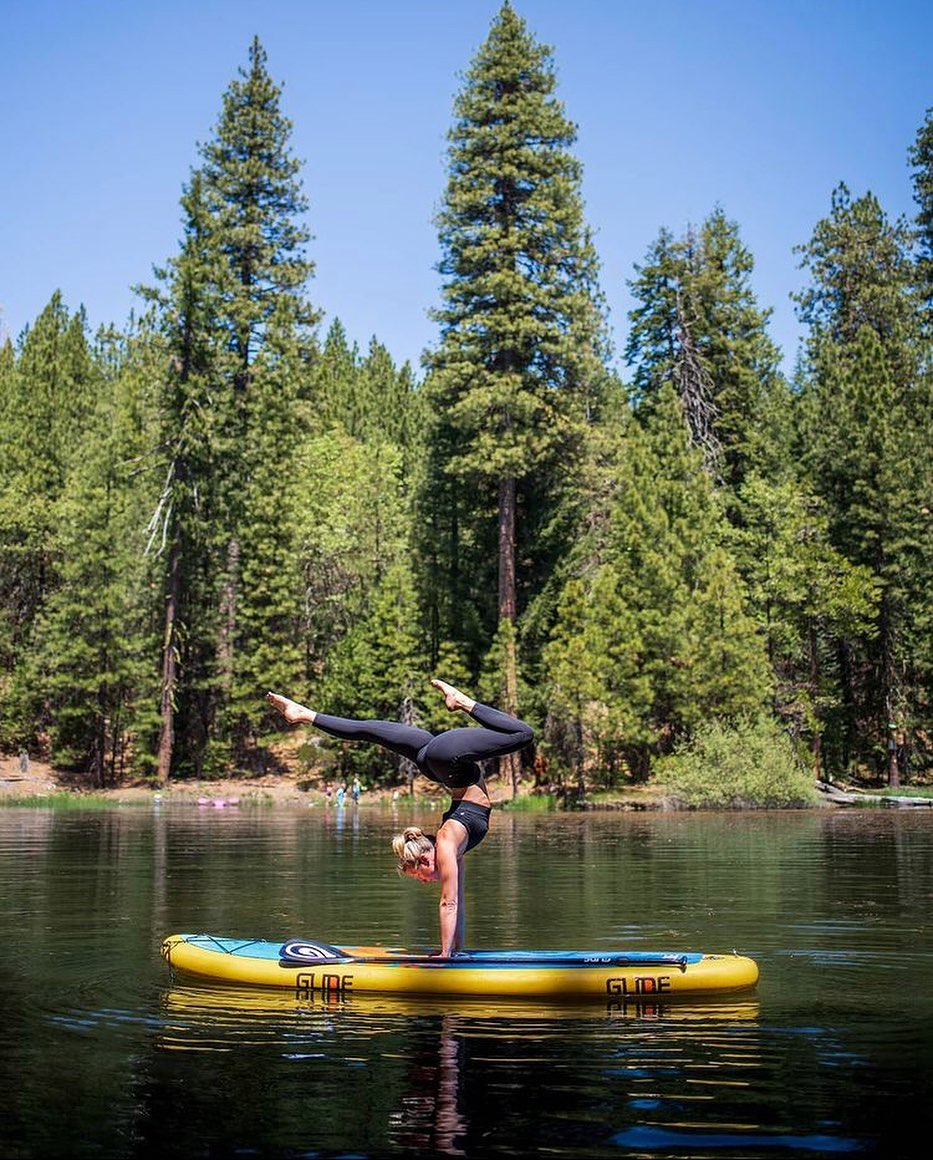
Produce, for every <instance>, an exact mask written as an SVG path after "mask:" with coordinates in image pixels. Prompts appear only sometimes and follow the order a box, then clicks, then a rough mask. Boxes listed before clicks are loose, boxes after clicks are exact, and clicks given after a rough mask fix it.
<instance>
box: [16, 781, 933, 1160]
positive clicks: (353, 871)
mask: <svg viewBox="0 0 933 1160" xmlns="http://www.w3.org/2000/svg"><path fill="white" fill-rule="evenodd" d="M436 817H437V813H436V812H425V813H420V812H418V810H417V809H416V808H415V807H409V806H407V805H405V806H403V807H399V808H398V809H397V810H393V809H391V808H388V807H386V808H382V807H378V806H375V805H367V804H366V803H365V800H364V802H363V804H362V805H361V806H360V807H359V808H355V807H353V806H350V807H347V808H346V809H342V810H337V809H335V808H333V807H328V808H327V809H324V808H322V807H320V806H319V807H317V808H311V807H306V808H302V807H297V806H295V807H291V806H290V807H265V808H263V807H260V806H256V805H252V806H246V805H240V806H239V807H238V808H234V807H230V806H227V807H226V808H223V809H220V808H216V807H207V808H204V807H198V806H196V805H194V804H191V805H180V804H179V805H175V804H173V805H170V806H167V805H163V806H161V807H159V806H155V807H153V808H148V807H134V808H129V807H123V808H114V809H104V810H91V811H89V810H81V811H75V810H64V811H63V810H58V811H52V810H47V809H25V808H6V809H0V932H2V936H3V948H4V949H3V955H2V960H0V961H2V964H3V965H2V979H3V987H2V990H0V1011H2V1020H0V1156H2V1157H3V1158H5V1160H15V1158H21V1157H45V1156H49V1157H56V1156H76V1157H148V1156H160V1157H175V1156H177V1157H205V1158H211V1160H214V1158H216V1157H228V1156H229V1157H241V1156H247V1157H266V1156H268V1157H273V1156H274V1157H383V1156H390V1157H391V1156H402V1155H409V1154H412V1153H414V1154H422V1155H439V1156H464V1157H484V1156H512V1155H516V1154H518V1155H528V1154H541V1155H548V1156H554V1157H650V1158H654V1160H662V1158H671V1157H676V1158H687V1157H721V1156H722V1157H736V1156H739V1157H747V1158H754V1157H776V1156H777V1157H797V1156H800V1157H804V1156H805V1157H818V1156H835V1155H838V1154H851V1155H853V1156H873V1157H874V1156H877V1157H884V1158H896V1157H912V1156H920V1155H923V1156H926V1155H928V1153H929V1142H928V1136H929V1132H930V1130H931V1128H933V935H931V931H930V914H931V904H933V810H931V809H924V808H915V809H902V810H895V809H892V810H871V811H869V810H832V809H827V810H814V811H799V812H796V811H787V812H773V813H772V812H760V813H757V812H756V813H735V814H729V813H723V814H719V813H710V814H703V813H697V814H660V813H650V814H629V813H611V814H610V813H606V814H546V815H537V814H521V813H516V814H512V815H510V814H508V813H504V812H501V811H496V813H495V815H494V819H493V827H492V829H491V831H490V835H489V837H488V838H487V840H486V842H485V843H484V844H483V846H481V847H480V848H479V850H477V851H474V852H472V853H471V854H469V855H468V856H467V861H466V865H467V872H468V879H467V905H468V915H467V917H468V925H467V942H468V944H469V945H470V946H473V947H476V948H487V949H491V948H500V947H503V948H504V947H513V948H514V947H519V948H521V947H525V948H528V947H533V948H574V947H576V948H585V949H592V948H603V947H612V946H619V947H627V948H632V949H650V950H668V949H669V950H704V951H728V950H733V949H735V950H738V951H740V952H741V953H744V954H748V955H751V956H752V957H754V958H755V959H756V960H757V961H758V963H759V965H760V968H761V981H760V983H759V985H758V987H757V988H756V990H755V991H753V992H751V993H748V994H745V995H742V996H733V997H730V998H728V999H721V1000H715V999H714V1000H707V1001H691V1002H689V1003H683V1002H680V1003H676V1004H671V1003H668V1004H662V1005H660V1006H654V1005H647V1004H646V1005H637V1004H632V1003H629V1004H612V1003H604V1002H602V1001H599V1002H596V1003H593V1002H590V1003H588V1004H585V1005H580V1004H574V1005H548V1004H544V1003H540V1002H537V1001H534V1000H529V1001H524V1002H518V1001H508V1000H506V1001H492V1000H490V1001H481V1000H456V999H451V1000H435V999H423V1000H410V1001H408V1002H406V1001H403V1000H400V999H393V998H391V997H376V996H369V997H367V996H365V995H353V996H347V997H345V998H342V999H334V998H321V997H320V996H318V997H315V998H312V999H305V1000H297V999H295V998H294V997H293V996H292V995H291V993H290V992H287V993H283V994H279V993H267V992H262V991H240V990H232V989H228V990H217V989H211V988H206V987H202V986H195V985H190V984H184V983H182V982H180V981H178V980H172V979H171V978H170V977H169V975H168V971H167V968H166V967H165V965H164V964H163V962H162V961H161V959H160V957H159V945H160V943H161V940H162V938H163V937H164V936H165V935H166V934H169V933H173V932H176V931H209V932H211V933H214V934H228V935H236V936H244V937H264V938H282V940H283V941H284V939H285V938H287V937H291V936H303V937H308V938H319V939H323V940H326V941H329V942H335V943H357V944H372V943H382V942H384V943H390V944H395V945H399V944H407V945H432V946H433V945H435V944H436V938H437V935H436V927H437V893H436V890H435V889H432V888H431V887H425V886H421V885H419V884H417V883H412V882H408V881H403V880H400V879H399V878H398V877H397V875H396V874H395V871H394V867H393V862H392V858H391V855H390V854H389V853H388V840H389V837H390V835H391V834H392V833H393V832H395V830H396V828H397V827H398V825H399V824H400V823H402V822H407V821H408V820H412V819H413V820H415V821H417V822H419V823H423V824H425V826H426V828H429V824H430V826H433V823H434V822H435V820H436Z"/></svg>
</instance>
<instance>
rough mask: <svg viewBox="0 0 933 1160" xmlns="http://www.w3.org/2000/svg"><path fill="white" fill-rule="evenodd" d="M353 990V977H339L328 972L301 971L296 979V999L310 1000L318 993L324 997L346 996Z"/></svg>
mask: <svg viewBox="0 0 933 1160" xmlns="http://www.w3.org/2000/svg"><path fill="white" fill-rule="evenodd" d="M352 990H353V976H352V975H338V974H334V973H333V972H327V971H299V973H298V974H297V975H296V977H295V998H296V999H310V998H311V996H312V995H314V994H315V993H316V992H318V991H319V992H320V993H321V994H322V995H346V994H347V993H348V992H349V991H352Z"/></svg>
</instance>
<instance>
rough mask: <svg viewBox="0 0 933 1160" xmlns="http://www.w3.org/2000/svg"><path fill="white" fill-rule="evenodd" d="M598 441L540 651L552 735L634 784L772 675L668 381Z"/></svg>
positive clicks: (765, 688) (757, 703) (736, 708)
mask: <svg viewBox="0 0 933 1160" xmlns="http://www.w3.org/2000/svg"><path fill="white" fill-rule="evenodd" d="M599 447H600V449H601V454H602V458H603V463H602V465H601V467H600V469H599V471H598V472H597V473H596V476H595V482H596V486H595V487H594V490H593V492H592V503H591V508H590V514H589V516H588V518H587V521H586V530H585V532H584V535H583V536H582V537H581V539H580V541H579V543H578V545H577V547H576V549H575V551H574V555H573V569H572V574H571V576H570V578H569V579H568V582H567V584H566V585H565V588H564V593H563V597H562V600H561V604H560V608H559V613H558V618H557V623H556V625H555V628H554V632H553V639H552V643H551V645H550V646H549V647H548V648H547V649H546V652H545V665H544V672H545V687H546V692H547V702H548V704H549V705H550V706H551V709H552V718H551V723H550V726H549V736H553V735H554V730H555V728H556V730H557V733H558V734H562V735H563V738H564V740H565V741H566V738H567V737H568V735H569V736H570V737H571V738H572V739H574V740H573V744H572V745H571V751H572V749H573V746H574V745H575V746H577V747H578V758H577V760H578V761H582V763H583V765H584V767H585V768H593V769H604V770H607V771H608V772H609V775H610V776H617V775H618V774H619V772H620V771H624V772H625V773H626V774H627V775H629V776H636V777H641V778H643V777H646V776H647V775H648V772H649V770H650V764H651V760H652V758H653V757H654V756H657V755H658V754H660V753H663V752H666V751H669V749H670V748H671V747H672V746H673V745H674V744H675V743H676V742H677V740H679V739H682V738H683V737H685V736H689V735H690V734H691V732H692V731H693V730H694V729H695V728H696V727H697V726H698V724H699V723H700V722H701V721H703V720H705V719H707V718H710V717H718V718H722V719H726V720H728V719H730V718H733V717H736V716H738V715H740V714H742V713H743V712H746V711H757V710H759V709H760V708H761V707H762V705H763V704H764V703H765V699H766V697H767V695H768V692H769V687H770V680H769V675H768V670H767V664H766V658H765V655H764V651H763V649H762V645H761V641H760V638H759V635H758V632H757V629H756V626H755V625H754V623H753V622H752V620H751V618H750V617H749V615H748V613H747V611H746V608H745V599H746V597H745V588H744V584H743V582H742V579H741V576H740V575H739V573H738V570H737V568H736V566H735V562H734V560H733V559H732V558H731V556H730V554H729V551H728V542H729V535H728V525H727V523H726V520H725V517H724V514H723V510H722V507H721V505H720V503H719V501H718V499H717V496H716V493H715V491H714V489H713V486H712V482H711V480H710V478H709V476H708V474H707V472H706V471H705V469H704V463H703V457H702V454H701V453H700V452H699V450H698V449H696V448H695V447H693V446H691V444H690V439H689V431H688V426H687V422H686V417H685V414H684V410H683V406H682V404H681V402H680V400H679V398H678V397H677V395H676V393H675V391H674V388H673V386H672V385H668V386H666V387H664V388H662V390H661V391H660V392H659V394H658V395H657V397H656V399H655V400H654V404H653V406H652V410H651V415H650V417H649V418H648V421H647V424H646V426H645V427H644V428H642V427H641V426H640V424H638V423H636V422H634V421H632V420H629V421H626V422H625V423H624V425H623V426H622V428H621V430H620V431H619V434H618V436H617V437H616V439H615V440H611V439H608V438H605V439H603V440H601V441H600V442H599ZM568 730H569V734H568ZM565 756H566V755H565Z"/></svg>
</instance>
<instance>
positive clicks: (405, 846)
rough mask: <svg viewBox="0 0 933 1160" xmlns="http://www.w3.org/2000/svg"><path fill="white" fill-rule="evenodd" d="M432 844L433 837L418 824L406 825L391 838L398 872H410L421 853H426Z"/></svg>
mask: <svg viewBox="0 0 933 1160" xmlns="http://www.w3.org/2000/svg"><path fill="white" fill-rule="evenodd" d="M433 845H434V839H433V838H432V837H430V836H429V835H428V834H426V833H425V832H424V831H423V830H422V829H421V827H420V826H406V827H405V829H404V830H402V832H401V833H400V834H396V835H395V837H394V838H393V839H392V852H393V853H394V854H395V856H396V858H398V867H397V869H398V872H399V874H410V873H411V871H412V870H414V869H416V867H417V866H418V864H419V862H420V861H421V855H422V854H426V853H427V852H428V850H430V849H431V847H432V846H433Z"/></svg>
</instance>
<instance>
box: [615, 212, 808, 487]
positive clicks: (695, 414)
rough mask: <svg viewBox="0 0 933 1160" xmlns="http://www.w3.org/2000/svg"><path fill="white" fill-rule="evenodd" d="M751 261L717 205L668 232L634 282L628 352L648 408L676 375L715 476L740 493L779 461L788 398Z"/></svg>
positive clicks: (638, 399)
mask: <svg viewBox="0 0 933 1160" xmlns="http://www.w3.org/2000/svg"><path fill="white" fill-rule="evenodd" d="M753 269H754V263H753V260H752V256H751V254H750V253H749V251H748V250H747V248H746V247H745V246H744V245H743V244H742V242H741V240H740V238H739V232H738V227H737V225H736V224H735V223H734V222H730V221H729V220H728V219H727V218H726V216H725V214H724V213H723V212H722V210H720V209H717V210H715V211H714V212H713V213H712V214H711V215H710V216H709V217H708V218H707V219H706V221H705V222H704V223H703V225H702V227H701V228H700V231H699V233H698V234H697V233H694V231H692V230H688V232H687V234H686V235H685V237H684V238H682V239H681V240H679V241H675V239H674V237H673V235H672V234H671V233H670V231H669V230H666V229H665V230H662V231H661V232H660V234H659V235H658V238H657V240H656V241H655V243H654V244H653V245H652V247H651V248H650V250H649V252H648V257H647V260H646V261H645V263H644V264H643V265H641V266H639V267H636V272H637V276H636V277H635V278H634V279H633V280H632V281H631V282H630V283H629V285H630V287H631V290H632V293H633V295H634V297H635V299H636V301H637V302H638V305H637V306H636V307H635V308H634V309H633V310H632V311H631V312H630V314H629V318H630V321H631V324H632V327H631V331H630V334H629V338H628V342H627V345H626V352H625V353H626V360H627V362H628V364H629V365H630V366H632V367H633V368H634V373H633V380H632V401H633V403H634V405H635V406H636V408H637V409H639V410H641V409H642V408H647V409H649V410H650V407H651V404H652V400H653V399H654V398H655V396H656V395H657V392H658V391H659V390H660V389H661V387H662V386H663V385H664V384H665V383H673V384H674V385H675V387H676V389H677V392H678V394H679V396H680V398H681V402H682V403H683V405H684V409H685V411H686V413H687V416H688V419H689V421H690V428H691V433H692V437H693V441H694V443H695V445H696V446H698V447H701V448H702V449H703V451H704V455H705V457H706V461H707V467H708V469H709V471H710V473H711V475H712V476H713V477H714V478H718V479H720V480H721V481H722V482H723V483H725V484H726V485H727V486H728V487H729V488H730V489H732V490H733V491H735V490H736V489H738V488H739V487H740V486H741V484H742V481H743V480H744V479H745V477H746V475H747V474H748V473H749V472H750V471H757V472H759V473H763V474H771V473H773V471H774V470H776V469H777V468H779V467H780V466H781V462H782V457H783V455H784V453H785V450H784V448H783V447H782V439H781V434H782V431H783V429H784V427H785V426H786V419H784V418H783V416H784V414H785V412H786V411H787V410H788V408H789V402H790V399H789V393H788V391H787V386H786V383H785V382H784V380H783V378H782V377H781V375H780V372H779V369H778V364H779V354H778V351H777V348H776V347H775V346H774V344H773V342H772V341H771V339H770V338H769V337H768V334H767V325H768V319H769V317H770V313H771V312H770V311H769V310H762V309H760V308H759V307H758V305H757V303H756V300H755V296H754V293H753V292H752V289H751V285H750V279H751V275H752V272H753Z"/></svg>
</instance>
